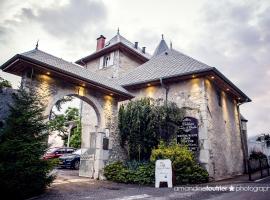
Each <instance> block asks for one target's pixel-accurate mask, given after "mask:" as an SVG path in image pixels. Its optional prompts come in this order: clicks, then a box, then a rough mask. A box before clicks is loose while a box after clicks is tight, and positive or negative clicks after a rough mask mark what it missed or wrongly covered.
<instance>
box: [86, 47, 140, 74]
mask: <svg viewBox="0 0 270 200" xmlns="http://www.w3.org/2000/svg"><path fill="white" fill-rule="evenodd" d="M110 53H112V52H110ZM113 53H114V57H113V65H112V66H110V67H103V68H102V69H100V58H96V59H93V60H91V61H89V62H87V63H86V64H85V67H86V68H87V69H88V70H89V71H92V72H94V73H97V74H101V75H103V76H105V77H107V78H120V77H122V76H123V75H125V74H126V73H128V72H130V71H131V70H132V69H135V68H136V67H138V66H139V65H141V64H142V62H139V61H137V60H134V59H132V58H131V57H130V56H129V55H128V54H126V53H124V52H122V51H120V50H116V51H114V52H113Z"/></svg>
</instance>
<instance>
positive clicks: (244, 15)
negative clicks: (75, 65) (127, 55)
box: [0, 0, 270, 134]
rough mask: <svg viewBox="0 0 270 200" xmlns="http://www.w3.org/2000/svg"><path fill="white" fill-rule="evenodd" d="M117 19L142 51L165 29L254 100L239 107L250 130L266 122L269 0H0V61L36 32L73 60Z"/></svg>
mask: <svg viewBox="0 0 270 200" xmlns="http://www.w3.org/2000/svg"><path fill="white" fill-rule="evenodd" d="M153 5H154V7H153ZM153 8H154V9H153ZM7 10H8V12H6V11H7ZM118 26H119V27H120V33H121V34H122V35H123V36H124V37H126V38H127V39H129V40H130V41H132V42H134V41H139V45H140V46H146V47H147V51H150V52H153V51H154V49H155V47H156V45H157V44H158V42H159V41H160V38H161V34H162V33H163V34H165V39H166V41H167V42H168V44H169V41H170V40H172V42H173V48H175V49H177V50H180V51H182V52H183V53H185V54H188V55H190V56H192V57H194V58H196V59H198V60H200V61H203V62H205V63H206V64H209V65H211V66H214V67H217V68H218V69H219V70H220V71H221V72H222V73H223V74H225V75H226V76H227V77H228V78H229V79H230V80H232V81H233V82H234V83H235V84H236V85H237V86H238V87H239V88H240V89H241V90H242V91H244V92H245V93H247V95H249V96H250V97H251V98H252V99H253V102H252V103H249V104H244V105H242V106H241V110H242V112H243V115H244V116H245V117H246V118H247V119H249V134H258V133H261V132H264V131H266V130H267V129H269V126H268V125H267V124H268V123H269V120H270V115H268V114H265V113H270V108H269V106H267V102H269V101H270V96H269V94H268V93H266V91H268V90H269V89H268V86H269V85H270V61H269V52H270V2H269V1H265V0H251V1H246V0H238V1H235V0H226V1H225V0H220V1H211V3H210V2H209V1H207V0H202V1H196V0H189V1H181V2H180V1H177V0H172V1H171V3H170V4H168V3H167V2H166V1H155V0H148V1H147V2H146V1H143V0H137V1H126V0H115V1H110V0H104V1H98V0H57V1H55V0H46V1H43V2H42V3H40V1H36V0H28V1H19V0H2V1H0V52H1V57H0V62H2V63H3V62H4V61H6V59H8V58H10V57H12V56H13V55H14V54H16V53H19V52H24V51H28V50H31V49H33V48H34V47H35V43H36V41H37V39H40V43H39V44H40V45H39V46H40V49H41V50H44V51H47V52H49V53H51V54H54V55H56V56H58V57H62V58H64V59H67V60H70V61H74V60H77V59H79V58H80V57H83V56H86V55H89V54H90V53H91V52H92V51H94V50H95V45H96V40H95V39H96V37H97V36H98V35H99V34H104V35H105V36H106V37H107V38H108V39H110V37H112V36H114V34H115V33H116V29H117V27H118Z"/></svg>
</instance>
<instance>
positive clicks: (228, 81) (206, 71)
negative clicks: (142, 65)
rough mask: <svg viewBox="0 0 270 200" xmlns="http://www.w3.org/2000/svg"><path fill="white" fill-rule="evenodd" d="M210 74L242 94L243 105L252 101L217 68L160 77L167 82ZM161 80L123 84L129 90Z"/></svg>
mask: <svg viewBox="0 0 270 200" xmlns="http://www.w3.org/2000/svg"><path fill="white" fill-rule="evenodd" d="M208 72H209V73H210V72H213V73H214V74H216V75H217V76H219V77H220V78H221V79H222V80H223V81H224V82H225V83H227V84H228V85H229V86H230V87H231V88H233V89H234V90H235V91H236V92H237V93H238V94H240V95H241V96H242V97H244V99H245V101H244V102H243V103H247V102H251V101H252V100H251V99H250V98H249V97H248V96H247V95H246V94H245V93H244V92H242V91H241V90H240V89H239V88H238V87H237V86H236V85H234V84H233V83H232V82H231V81H230V80H229V79H228V78H226V77H225V76H224V75H223V74H222V73H221V72H219V71H218V70H217V69H216V68H215V67H211V68H207V69H203V70H196V71H192V72H188V73H183V74H176V75H172V76H165V77H160V78H161V79H163V80H164V81H165V80H169V79H172V78H176V77H184V76H190V75H199V74H203V73H208ZM160 78H156V79H152V80H147V81H140V82H136V83H131V84H122V86H123V87H125V88H129V87H134V86H136V85H144V84H147V83H151V82H157V81H160Z"/></svg>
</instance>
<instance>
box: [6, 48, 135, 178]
mask: <svg viewBox="0 0 270 200" xmlns="http://www.w3.org/2000/svg"><path fill="white" fill-rule="evenodd" d="M2 69H3V71H5V72H8V73H12V74H15V75H18V76H21V77H22V82H21V85H22V87H24V88H31V89H32V90H35V91H36V92H37V93H39V94H41V96H42V97H43V98H42V102H43V104H44V106H45V107H46V110H45V111H44V114H45V115H46V116H49V113H50V110H51V108H52V106H53V105H54V104H55V103H56V101H57V100H59V99H60V98H61V97H63V96H66V95H76V96H77V97H79V98H81V99H83V100H84V101H86V102H87V103H88V104H89V105H91V106H92V107H93V108H94V110H95V112H96V113H97V118H98V122H97V129H96V131H95V132H96V133H97V134H98V137H99V139H98V140H99V141H98V142H97V143H96V144H97V145H96V148H99V150H100V152H99V159H98V160H99V161H98V162H97V163H95V166H96V170H95V178H97V177H99V173H100V171H101V169H102V167H103V165H104V163H105V159H108V158H109V157H110V159H112V160H118V159H121V158H124V157H125V156H124V155H123V153H120V149H121V148H120V144H119V140H118V133H117V111H118V102H119V101H123V100H127V99H131V98H133V95H131V94H130V93H129V92H128V91H126V90H125V89H124V88H123V87H122V86H120V85H119V84H118V83H117V82H115V81H113V80H111V79H108V78H106V77H102V76H100V75H98V74H94V73H92V72H91V71H89V70H87V69H86V68H84V67H82V66H78V65H76V64H73V63H71V62H68V61H65V60H63V59H61V58H57V57H55V56H52V55H50V54H48V53H45V52H43V51H40V50H38V49H37V48H36V49H34V50H32V51H29V52H26V53H23V54H17V55H15V56H14V57H12V58H11V59H10V60H8V61H7V62H6V63H5V64H4V65H2ZM105 132H106V133H108V134H106V135H107V136H108V137H109V149H108V152H107V153H104V152H102V150H103V147H102V138H103V137H104V135H105ZM121 154H122V155H121ZM103 155H105V156H106V158H104V156H103ZM97 156H98V155H97ZM102 156H103V157H102Z"/></svg>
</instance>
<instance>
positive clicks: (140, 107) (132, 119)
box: [118, 98, 184, 161]
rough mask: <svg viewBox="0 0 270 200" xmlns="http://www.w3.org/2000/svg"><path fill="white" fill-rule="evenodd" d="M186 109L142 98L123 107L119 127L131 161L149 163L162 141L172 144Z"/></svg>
mask: <svg viewBox="0 0 270 200" xmlns="http://www.w3.org/2000/svg"><path fill="white" fill-rule="evenodd" d="M183 116H184V110H183V109H180V108H179V107H177V105H176V104H175V103H171V102H167V103H164V102H163V101H160V100H159V101H156V100H153V99H151V98H142V99H139V100H135V101H130V102H129V103H128V104H127V105H125V106H124V105H121V106H120V109H119V120H118V123H119V124H118V128H119V132H120V137H121V145H122V147H124V148H126V149H127V151H128V155H129V159H130V160H139V161H140V160H149V157H150V155H151V151H152V149H153V148H154V147H156V146H157V145H158V143H159V140H160V139H162V140H164V141H165V142H167V143H168V142H169V141H170V140H171V139H172V138H173V136H175V135H176V132H177V131H178V129H179V124H180V121H181V120H182V118H183Z"/></svg>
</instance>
